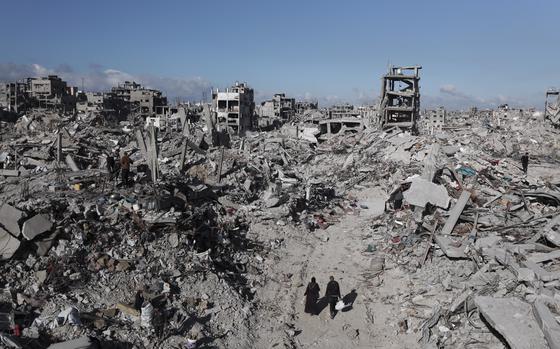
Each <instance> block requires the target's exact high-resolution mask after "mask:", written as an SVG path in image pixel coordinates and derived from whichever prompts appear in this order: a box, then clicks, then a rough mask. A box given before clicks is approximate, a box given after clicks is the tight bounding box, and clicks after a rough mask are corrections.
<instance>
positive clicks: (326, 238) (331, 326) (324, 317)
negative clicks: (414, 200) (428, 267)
mask: <svg viewBox="0 0 560 349" xmlns="http://www.w3.org/2000/svg"><path fill="white" fill-rule="evenodd" d="M355 195H356V196H357V197H358V199H359V200H360V202H363V203H365V204H366V205H367V206H368V207H369V209H368V210H361V212H360V215H345V216H342V217H341V218H340V221H339V222H337V223H335V224H334V225H332V226H330V227H329V228H328V229H326V230H319V231H316V232H314V233H309V234H307V233H306V234H307V235H306V237H305V238H304V240H306V239H307V240H308V241H306V242H309V244H305V246H306V247H302V246H303V245H302V243H301V242H298V241H290V242H289V243H288V244H287V248H286V249H287V251H288V255H287V256H286V257H284V258H282V259H281V261H280V262H279V263H277V265H276V268H277V271H278V273H279V274H282V273H284V274H288V275H292V274H293V276H292V280H291V283H290V285H291V287H290V288H289V289H286V288H284V289H282V287H280V288H277V289H275V292H273V293H271V294H269V296H268V298H269V301H271V302H274V303H276V304H277V305H278V308H279V310H280V311H281V312H282V315H281V316H278V317H275V319H277V320H279V321H284V322H288V321H291V322H292V323H293V325H294V326H293V328H294V329H295V331H296V333H297V334H296V335H295V336H294V333H293V332H291V333H290V331H286V328H285V327H284V332H287V333H288V334H287V337H290V336H291V338H289V339H287V340H285V341H284V346H278V344H279V343H278V342H276V341H274V340H272V341H270V338H272V337H273V336H272V337H268V338H269V342H268V343H267V344H266V345H265V343H264V342H263V343H261V344H260V346H259V347H269V348H273V347H274V348H282V347H290V346H291V347H296V348H310V347H315V348H372V347H373V348H404V347H415V346H416V345H417V343H416V341H415V338H413V336H412V335H407V334H397V330H398V329H397V328H396V327H394V324H396V322H397V321H396V320H395V315H396V314H398V313H399V309H398V305H393V304H385V303H384V302H383V301H382V300H383V299H385V298H387V297H388V296H393V295H394V294H395V292H396V290H398V289H405V288H406V285H405V284H406V281H405V279H404V278H401V277H399V276H397V277H394V278H393V277H392V275H391V273H394V271H393V270H389V271H388V272H389V274H385V275H383V276H381V279H383V282H380V279H379V278H371V279H370V278H369V275H368V274H370V268H371V265H372V260H373V259H374V258H375V257H376V256H379V255H380V254H382V253H383V252H380V251H377V252H376V253H373V254H372V253H364V251H365V250H366V248H367V245H368V243H369V242H371V238H372V236H371V234H372V232H371V230H370V229H369V227H370V226H371V222H372V220H373V219H374V218H375V217H376V216H379V215H380V214H383V207H384V206H383V205H384V201H385V198H384V196H385V194H384V193H382V192H381V191H380V190H379V189H366V190H364V191H362V192H359V193H356V194H355ZM368 234H369V236H368ZM373 234H375V232H373ZM330 275H333V276H334V277H335V279H336V280H337V281H338V282H339V283H340V288H341V293H342V295H343V297H344V296H345V295H348V294H349V293H350V292H351V291H352V290H355V292H356V293H357V297H356V299H355V301H354V303H353V307H352V308H351V309H350V310H349V311H343V312H338V314H337V315H336V317H335V318H334V319H333V320H331V319H330V315H329V308H328V305H326V307H325V308H324V309H323V310H322V311H321V313H320V314H319V316H311V315H309V314H306V313H304V305H303V300H304V295H303V294H304V292H305V287H306V285H307V283H308V282H309V280H310V279H311V277H313V276H314V277H316V278H317V282H318V283H319V286H320V287H321V296H323V295H324V292H325V288H326V284H327V282H328V278H329V276H330ZM277 328H278V329H280V330H281V329H282V327H281V326H279V327H277ZM299 331H301V332H299ZM276 335H278V333H276ZM261 337H262V335H261ZM286 343H288V344H286Z"/></svg>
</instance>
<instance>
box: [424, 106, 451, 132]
mask: <svg viewBox="0 0 560 349" xmlns="http://www.w3.org/2000/svg"><path fill="white" fill-rule="evenodd" d="M446 118H447V110H445V108H444V107H438V108H436V109H431V110H426V112H425V114H424V127H425V128H427V129H428V130H430V132H433V131H434V130H441V129H442V128H443V127H444V126H445V120H446Z"/></svg>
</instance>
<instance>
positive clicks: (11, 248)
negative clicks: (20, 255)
mask: <svg viewBox="0 0 560 349" xmlns="http://www.w3.org/2000/svg"><path fill="white" fill-rule="evenodd" d="M19 245H20V242H19V240H18V239H16V238H15V237H13V236H12V235H10V233H8V232H7V231H5V230H4V229H2V228H0V259H2V260H5V259H10V258H12V256H13V255H14V253H16V251H17V249H18V248H19Z"/></svg>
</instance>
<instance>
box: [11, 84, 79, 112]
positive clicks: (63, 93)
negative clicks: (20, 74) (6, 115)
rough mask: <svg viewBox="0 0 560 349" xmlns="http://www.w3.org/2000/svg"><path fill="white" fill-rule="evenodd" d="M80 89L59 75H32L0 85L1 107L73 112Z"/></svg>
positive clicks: (15, 109) (15, 110)
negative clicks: (69, 84) (70, 84)
mask: <svg viewBox="0 0 560 349" xmlns="http://www.w3.org/2000/svg"><path fill="white" fill-rule="evenodd" d="M77 94H78V89H77V88H76V87H73V86H68V84H67V83H66V82H65V81H64V80H62V79H61V78H60V77H59V76H57V75H49V76H45V77H32V78H27V79H23V80H21V81H18V82H8V83H3V84H1V85H0V107H3V108H4V109H6V110H8V111H12V112H16V113H22V112H25V111H27V110H30V109H31V108H38V109H47V110H55V111H59V112H62V113H73V112H74V111H75V108H76V98H77Z"/></svg>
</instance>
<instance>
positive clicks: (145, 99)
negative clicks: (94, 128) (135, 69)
mask: <svg viewBox="0 0 560 349" xmlns="http://www.w3.org/2000/svg"><path fill="white" fill-rule="evenodd" d="M105 99H106V103H107V105H108V108H109V109H112V110H114V111H115V113H116V114H117V115H118V116H119V117H120V118H128V119H131V120H134V119H142V120H143V119H145V118H146V117H151V116H154V115H155V114H156V111H157V110H159V108H160V107H161V106H166V105H167V97H165V96H163V94H162V92H161V91H158V90H155V89H149V88H145V87H143V86H142V85H141V84H139V83H136V82H134V81H125V82H124V83H122V84H118V86H114V87H112V88H111V92H109V93H107V94H106V97H105Z"/></svg>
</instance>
